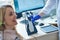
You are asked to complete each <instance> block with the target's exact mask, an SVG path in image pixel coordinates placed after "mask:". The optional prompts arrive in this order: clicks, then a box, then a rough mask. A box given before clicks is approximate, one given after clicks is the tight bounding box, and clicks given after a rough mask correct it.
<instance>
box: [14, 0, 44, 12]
mask: <svg viewBox="0 0 60 40" xmlns="http://www.w3.org/2000/svg"><path fill="white" fill-rule="evenodd" d="M44 5H45V2H44V0H14V6H15V10H16V12H17V13H20V12H25V11H29V10H36V9H41V8H43V7H44Z"/></svg>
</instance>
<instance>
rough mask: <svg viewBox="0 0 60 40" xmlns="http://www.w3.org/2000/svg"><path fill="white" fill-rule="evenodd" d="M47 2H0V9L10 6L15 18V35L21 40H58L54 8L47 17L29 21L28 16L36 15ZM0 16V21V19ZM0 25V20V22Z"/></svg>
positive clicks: (7, 0) (28, 0)
mask: <svg viewBox="0 0 60 40" xmlns="http://www.w3.org/2000/svg"><path fill="white" fill-rule="evenodd" d="M47 1H48V0H0V7H1V6H3V5H12V7H13V9H14V11H15V13H16V15H17V18H16V21H17V25H16V26H15V28H16V31H17V33H18V34H19V35H20V36H21V37H22V40H58V26H57V17H56V8H53V10H51V11H50V12H49V14H48V15H45V16H43V17H42V18H41V19H38V20H36V21H34V23H33V22H32V21H31V18H29V17H30V16H33V17H34V16H35V15H38V14H39V12H40V11H41V10H42V9H43V8H44V6H45V4H46V2H47ZM1 16H2V15H1V14H0V19H1ZM0 24H1V20H0ZM1 31H2V30H1V27H0V40H1V35H2V32H1Z"/></svg>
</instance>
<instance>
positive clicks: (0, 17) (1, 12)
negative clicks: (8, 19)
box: [0, 5, 13, 29]
mask: <svg viewBox="0 0 60 40" xmlns="http://www.w3.org/2000/svg"><path fill="white" fill-rule="evenodd" d="M8 7H10V8H12V9H13V7H12V6H11V5H4V6H2V7H1V8H0V29H1V28H2V29H3V28H4V16H5V13H6V8H8Z"/></svg>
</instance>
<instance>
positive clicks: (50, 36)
mask: <svg viewBox="0 0 60 40" xmlns="http://www.w3.org/2000/svg"><path fill="white" fill-rule="evenodd" d="M21 20H23V19H22V18H21V19H17V22H18V24H17V25H16V30H17V32H18V33H19V34H20V35H21V36H22V37H23V40H58V32H57V31H55V32H52V33H45V32H43V31H42V30H41V29H40V27H39V26H38V25H37V26H36V28H37V30H38V32H37V33H36V34H33V35H30V36H28V35H27V32H26V28H25V24H22V23H20V21H21Z"/></svg>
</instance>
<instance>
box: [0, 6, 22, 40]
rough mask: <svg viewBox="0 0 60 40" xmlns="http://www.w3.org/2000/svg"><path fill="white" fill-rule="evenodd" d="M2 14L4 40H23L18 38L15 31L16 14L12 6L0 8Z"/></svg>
mask: <svg viewBox="0 0 60 40" xmlns="http://www.w3.org/2000/svg"><path fill="white" fill-rule="evenodd" d="M0 13H1V14H2V18H1V19H2V27H3V28H2V30H3V40H22V38H21V37H18V34H17V32H16V30H15V25H16V24H17V22H16V13H15V12H14V10H13V8H12V6H11V5H5V6H2V7H1V8H0Z"/></svg>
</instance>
